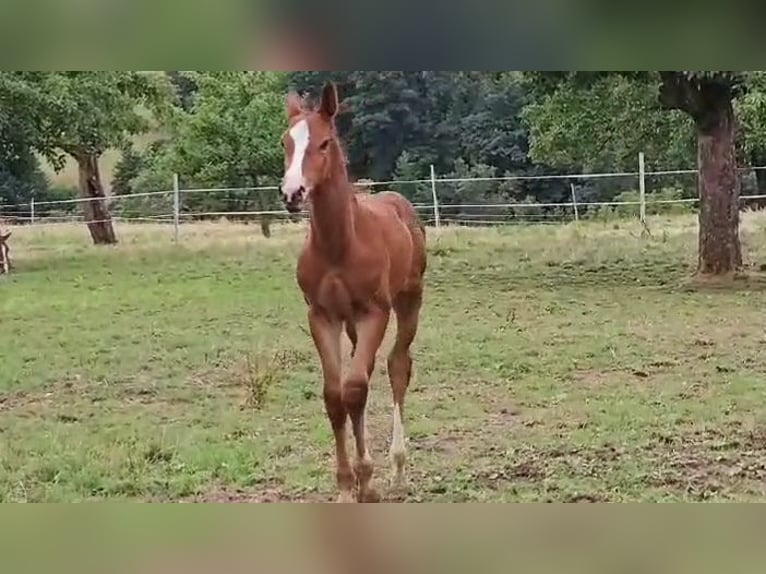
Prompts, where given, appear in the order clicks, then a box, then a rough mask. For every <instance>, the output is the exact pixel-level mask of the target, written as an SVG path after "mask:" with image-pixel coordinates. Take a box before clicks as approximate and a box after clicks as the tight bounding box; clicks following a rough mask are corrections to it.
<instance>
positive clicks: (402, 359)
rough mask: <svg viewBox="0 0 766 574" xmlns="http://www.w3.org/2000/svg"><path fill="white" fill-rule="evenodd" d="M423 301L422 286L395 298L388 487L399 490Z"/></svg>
mask: <svg viewBox="0 0 766 574" xmlns="http://www.w3.org/2000/svg"><path fill="white" fill-rule="evenodd" d="M422 302H423V293H422V290H421V289H418V290H416V291H411V292H405V293H402V294H400V295H399V296H398V297H397V298H396V300H395V301H394V312H395V313H396V323H397V325H396V341H395V342H394V345H393V348H392V349H391V352H390V353H389V355H388V378H389V380H390V382H391V392H392V395H393V399H394V412H393V428H392V431H391V448H390V450H389V457H390V459H391V466H392V477H391V486H392V488H393V489H394V490H401V489H403V488H404V487H405V486H406V477H405V474H404V465H405V462H406V458H407V451H406V447H405V444H404V423H403V417H404V397H405V395H406V393H407V387H408V386H409V384H410V377H411V375H412V357H411V356H410V345H412V341H413V340H414V339H415V334H416V333H417V330H418V321H419V314H420V307H421V305H422Z"/></svg>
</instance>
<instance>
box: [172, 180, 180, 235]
mask: <svg viewBox="0 0 766 574" xmlns="http://www.w3.org/2000/svg"><path fill="white" fill-rule="evenodd" d="M180 195H181V192H180V189H179V187H178V174H177V173H174V174H173V241H175V242H176V243H178V220H179V218H180V215H181V208H180V206H181V197H180Z"/></svg>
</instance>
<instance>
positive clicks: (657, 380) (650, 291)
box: [0, 214, 766, 501]
mask: <svg viewBox="0 0 766 574" xmlns="http://www.w3.org/2000/svg"><path fill="white" fill-rule="evenodd" d="M651 227H652V230H653V235H652V237H651V238H648V239H641V238H640V233H639V227H638V225H637V224H636V223H634V222H621V223H616V224H615V223H608V224H605V223H582V224H579V225H568V226H560V227H559V226H531V227H510V228H505V229H498V230H469V229H460V230H459V229H443V230H441V231H440V232H437V231H436V230H429V253H430V255H429V256H430V261H429V270H428V273H427V294H426V304H425V307H424V310H423V316H422V323H421V329H420V332H419V336H418V338H417V340H416V343H415V347H414V355H415V378H414V381H413V383H412V386H411V390H410V392H409V394H408V403H407V404H408V413H407V414H408V419H407V421H406V427H407V435H408V453H409V460H408V463H409V476H410V492H409V494H408V495H407V496H406V500H408V501H664V500H740V501H742V500H766V481H764V479H766V425H765V423H764V417H765V416H766V385H765V383H766V381H765V380H764V379H765V377H766V355H764V353H763V345H764V343H766V336H765V332H764V325H765V324H766V321H765V320H766V294H764V292H761V291H759V290H755V289H754V288H741V289H737V290H720V289H718V290H710V289H707V290H704V289H703V290H700V289H696V290H691V289H689V288H687V287H686V284H685V279H686V278H687V277H688V276H689V275H690V274H691V273H692V271H693V269H694V264H695V257H696V223H695V220H694V219H693V218H692V217H689V218H673V219H667V218H666V219H660V218H657V219H655V220H653V221H652V222H651ZM118 232H119V235H120V238H121V243H120V245H119V246H117V247H116V248H99V249H97V248H94V247H92V246H91V245H90V244H89V240H88V236H87V232H86V230H85V228H84V227H80V226H68V225H67V226H50V227H39V228H16V229H14V235H13V238H12V249H13V251H12V254H13V255H14V256H15V263H16V269H15V272H14V274H13V275H11V276H9V277H6V278H5V279H2V280H0V500H2V501H85V500H94V499H106V498H109V499H132V500H148V501H166V500H172V501H181V500H185V501H288V500H295V501H323V500H328V501H329V500H333V499H334V493H335V485H334V473H333V470H334V468H333V442H332V435H331V432H330V428H329V424H328V422H327V420H326V418H325V415H324V409H323V405H322V398H321V396H322V395H321V382H320V373H319V369H318V362H317V359H316V356H315V352H314V349H313V346H312V344H311V342H310V338H309V336H308V334H307V332H306V328H305V309H304V303H303V300H302V297H301V295H300V293H299V291H298V289H297V286H296V285H295V282H294V278H293V277H294V276H293V269H294V264H295V257H296V254H297V250H298V247H299V245H300V239H301V237H302V234H303V230H302V228H301V227H300V226H294V227H283V228H278V229H275V231H274V233H273V236H272V238H271V239H268V240H266V239H263V238H261V236H260V231H259V229H258V226H244V225H235V224H226V223H219V224H214V223H210V224H194V225H189V226H187V227H184V228H183V229H182V236H181V237H182V241H181V244H180V245H179V246H174V245H173V244H172V242H171V230H170V229H169V228H168V227H162V226H139V225H122V226H120V227H119V228H118ZM743 240H744V244H745V246H746V252H747V253H748V258H749V261H750V262H751V263H752V264H753V265H755V266H756V267H757V266H758V265H759V263H760V262H763V261H766V219H764V218H763V217H761V216H759V215H753V214H749V215H747V216H746V221H745V224H744V225H743ZM392 328H393V324H392V326H391V328H390V329H389V337H387V339H386V342H385V343H384V349H383V351H382V352H383V353H385V352H386V351H387V349H388V347H389V345H390V341H391V337H390V335H391V334H392V330H393V329H392ZM378 365H379V368H378V372H377V373H376V374H375V375H374V379H373V389H372V393H371V399H370V401H371V407H370V408H371V414H370V418H369V427H370V434H371V440H372V454H373V456H374V458H375V461H376V478H377V480H378V484H380V485H381V486H382V487H383V488H382V490H383V492H384V499H386V500H391V498H390V497H386V496H385V492H386V490H385V484H386V482H385V481H387V479H388V473H389V468H388V462H387V460H386V453H387V450H388V441H389V432H390V418H389V417H390V406H389V405H390V392H389V387H388V382H387V378H386V376H385V360H384V358H383V357H382V356H380V355H379V359H378Z"/></svg>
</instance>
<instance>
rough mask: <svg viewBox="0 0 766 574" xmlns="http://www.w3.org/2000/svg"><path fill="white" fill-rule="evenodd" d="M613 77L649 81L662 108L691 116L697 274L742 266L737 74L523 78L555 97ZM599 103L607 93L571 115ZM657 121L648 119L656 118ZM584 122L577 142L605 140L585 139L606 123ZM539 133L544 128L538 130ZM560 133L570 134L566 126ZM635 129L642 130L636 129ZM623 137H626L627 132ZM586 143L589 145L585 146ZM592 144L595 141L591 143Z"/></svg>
mask: <svg viewBox="0 0 766 574" xmlns="http://www.w3.org/2000/svg"><path fill="white" fill-rule="evenodd" d="M614 75H619V76H621V77H622V78H627V79H628V80H632V81H635V82H644V83H645V84H646V83H649V85H652V86H654V94H656V97H657V100H656V101H658V102H659V103H660V104H661V106H662V107H663V108H664V109H665V110H680V111H681V112H683V113H684V114H685V115H686V116H687V117H688V118H691V120H692V122H693V126H694V131H695V135H696V140H697V162H698V195H699V198H700V211H699V257H698V267H697V272H698V274H700V275H722V274H727V273H731V272H735V271H737V270H739V269H740V268H741V266H742V253H741V246H740V240H739V189H740V183H739V178H738V177H737V176H736V171H735V168H736V155H735V135H736V129H735V128H736V125H735V117H734V108H733V101H734V100H735V99H736V98H738V97H740V96H741V95H743V94H744V93H745V89H744V88H745V84H744V78H743V76H742V75H741V74H739V73H736V72H726V71H712V72H695V71H670V72H659V73H657V72H532V73H529V74H528V78H529V79H530V81H531V85H532V86H533V89H535V90H537V92H538V93H541V94H547V95H548V97H557V96H556V93H557V92H558V91H559V90H571V89H575V90H578V89H582V90H590V89H592V88H593V87H594V86H598V84H599V82H604V81H609V80H607V79H606V78H609V77H612V76H614ZM551 94H553V96H551ZM581 103H582V102H581ZM603 106H607V108H608V109H609V108H610V98H609V94H608V93H607V94H604V97H603V98H597V99H595V100H593V101H590V102H587V103H586V105H583V106H582V107H580V108H579V109H578V110H577V112H576V113H582V114H590V115H593V114H597V110H599V109H601V107H603ZM642 111H643V112H645V111H646V109H644V110H636V111H634V114H635V115H639V116H640V115H641V112H642ZM538 112H539V110H536V111H535V110H533V111H531V112H529V116H528V117H532V116H534V115H535V113H538ZM666 113H672V112H666ZM538 119H539V117H538ZM623 119H625V118H624V117H623ZM657 119H658V118H655V120H652V121H653V122H656V120H657ZM590 125H591V126H592V128H593V129H592V130H591V131H590V132H585V133H582V132H580V134H581V135H582V136H583V145H584V146H586V147H587V146H588V145H591V149H598V148H599V145H601V144H602V143H603V142H604V141H605V138H604V137H599V136H598V135H596V136H595V137H590V138H589V135H590V136H592V135H593V134H597V133H602V134H603V133H609V131H608V126H604V125H603V124H600V125H601V126H602V129H601V130H599V129H597V128H598V126H599V123H598V122H590ZM627 125H631V126H633V128H632V129H635V125H636V123H635V122H632V121H631V122H628V124H627ZM639 125H640V124H639ZM649 125H651V123H650V124H649ZM554 126H556V124H555V123H551V124H550V125H549V126H548V128H547V131H548V133H550V130H551V129H556V128H555V127H554ZM545 131H546V129H545V128H544V129H543V130H542V131H541V132H540V133H542V132H545ZM563 131H564V132H565V133H571V127H570V128H569V129H566V128H565V129H564V130H563ZM622 131H623V132H627V130H622ZM675 132H680V133H683V128H682V127H677V128H676V129H675ZM533 133H534V130H533ZM637 133H638V134H641V133H646V132H642V130H638V131H637ZM671 133H672V131H671ZM538 135H539V134H538ZM625 135H626V136H628V137H630V134H629V133H626V134H625ZM642 137H646V135H644V136H642ZM588 141H590V142H591V143H590V144H588V143H587V142H588ZM643 141H646V140H643ZM593 142H596V144H595V146H594V145H593ZM571 143H572V144H574V143H575V142H571ZM533 149H534V144H533ZM633 151H636V150H633ZM612 153H614V152H612Z"/></svg>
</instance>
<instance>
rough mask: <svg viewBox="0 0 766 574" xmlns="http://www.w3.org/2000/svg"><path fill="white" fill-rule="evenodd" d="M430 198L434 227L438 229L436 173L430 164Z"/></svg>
mask: <svg viewBox="0 0 766 574" xmlns="http://www.w3.org/2000/svg"><path fill="white" fill-rule="evenodd" d="M431 196H432V197H433V200H434V225H435V226H436V227H437V228H438V227H439V225H440V221H439V199H438V198H437V197H436V171H435V170H434V166H433V164H431Z"/></svg>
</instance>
